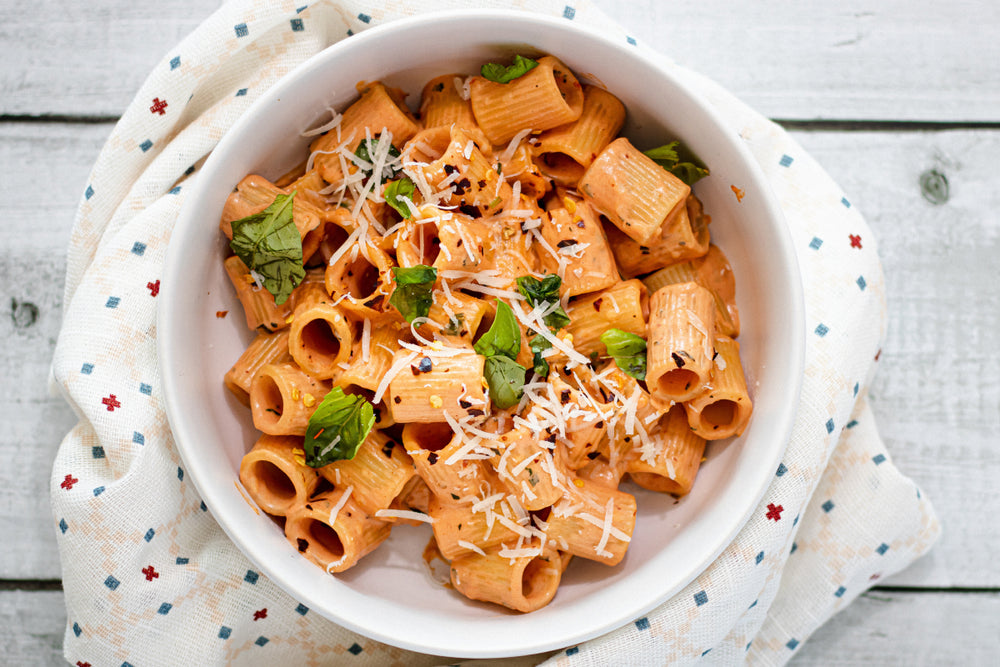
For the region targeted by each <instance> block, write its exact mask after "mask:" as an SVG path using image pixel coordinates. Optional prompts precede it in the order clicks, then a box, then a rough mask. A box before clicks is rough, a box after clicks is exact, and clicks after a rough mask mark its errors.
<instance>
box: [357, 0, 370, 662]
mask: <svg viewBox="0 0 1000 667" xmlns="http://www.w3.org/2000/svg"><path fill="white" fill-rule="evenodd" d="M358 20H359V21H361V22H362V23H371V22H372V17H370V16H368V14H358ZM355 646H357V644H355ZM355 655H357V653H355Z"/></svg>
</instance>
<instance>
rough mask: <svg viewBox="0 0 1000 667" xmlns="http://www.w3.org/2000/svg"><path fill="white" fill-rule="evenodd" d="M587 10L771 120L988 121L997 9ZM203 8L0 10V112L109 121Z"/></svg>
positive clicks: (609, 4)
mask: <svg viewBox="0 0 1000 667" xmlns="http://www.w3.org/2000/svg"><path fill="white" fill-rule="evenodd" d="M595 4H597V5H598V6H599V7H601V8H602V9H604V10H605V12H606V13H608V14H609V15H611V16H613V17H615V18H616V19H617V20H618V21H619V22H620V23H622V24H623V25H624V26H626V27H627V28H628V29H629V30H631V31H632V32H633V33H634V35H635V36H636V37H637V38H638V39H640V40H642V41H643V42H644V43H646V44H648V45H649V46H651V47H653V48H655V49H657V50H659V51H661V52H663V53H666V54H668V55H669V56H671V57H672V58H674V59H675V60H677V61H678V62H679V63H681V64H684V65H687V66H689V67H692V68H694V69H696V70H698V71H700V72H702V73H703V74H706V75H708V76H710V77H712V78H714V79H716V80H717V81H719V82H720V83H722V84H723V85H724V86H726V87H727V88H729V89H730V90H731V91H733V92H734V93H736V94H737V95H739V96H740V97H741V98H743V99H745V100H746V101H748V102H750V103H751V104H752V105H754V106H755V107H756V108H757V109H759V110H760V111H762V112H763V113H765V114H767V115H769V116H771V117H776V118H783V119H818V118H823V119H849V120H921V121H936V122H940V121H953V122H955V121H958V122H961V121H980V122H983V121H986V122H997V121H1000V68H997V67H996V63H997V62H1000V40H997V39H996V27H997V26H998V25H1000V4H997V3H994V2H991V1H990V0H957V1H956V2H950V3H940V2H933V1H932V0H842V1H841V2H835V3H794V2H785V1H782V0H759V1H757V2H742V1H740V0H703V1H702V2H697V3H688V4H685V5H684V6H683V8H681V7H679V6H678V5H677V4H676V3H664V2H658V1H657V0H630V1H628V2H626V1H624V0H596V3H595ZM217 6H218V5H217V3H214V2H205V1H204V0H164V1H162V2H156V3H133V4H127V3H123V2H121V1H120V0H93V1H92V2H87V3H68V4H67V3H63V2H58V1H57V0H41V1H40V2H37V3H32V4H30V5H26V4H24V3H5V4H4V5H2V6H0V43H4V44H17V48H14V49H7V50H6V51H5V53H4V57H3V58H2V59H0V115H24V116H59V117H66V116H85V117H105V118H106V117H116V116H118V115H119V114H121V112H122V110H123V109H124V108H125V106H126V105H127V104H128V102H129V101H130V100H131V98H132V96H133V94H134V92H135V91H136V90H137V89H138V88H139V86H140V84H141V83H142V81H143V80H144V78H145V76H146V74H147V73H148V72H149V71H150V70H151V69H152V67H153V66H154V65H155V64H156V63H158V62H159V61H160V59H161V58H162V57H164V56H165V55H167V51H168V50H169V49H171V48H173V47H174V46H175V45H176V44H177V43H178V42H179V41H180V39H181V38H183V37H184V36H186V35H187V34H188V33H189V32H191V31H192V30H193V29H194V28H195V27H196V26H197V25H198V24H199V23H200V22H201V21H202V20H203V19H204V18H205V17H207V16H208V15H209V14H211V12H212V11H213V10H214V9H215V8H216V7H217ZM29 35H30V36H31V38H30V39H28V38H27V37H26V36H29ZM81 53H82V54H84V57H80V55H81Z"/></svg>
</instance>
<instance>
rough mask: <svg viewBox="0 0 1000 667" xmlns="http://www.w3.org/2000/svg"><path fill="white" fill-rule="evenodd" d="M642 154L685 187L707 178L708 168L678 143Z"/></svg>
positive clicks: (674, 142) (671, 143)
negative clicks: (679, 180)
mask: <svg viewBox="0 0 1000 667" xmlns="http://www.w3.org/2000/svg"><path fill="white" fill-rule="evenodd" d="M644 153H645V154H646V156H647V157H650V158H652V159H653V161H654V162H656V164H658V165H660V166H661V167H663V168H664V169H666V170H667V171H669V172H670V173H671V174H673V175H674V176H676V177H677V178H679V179H681V180H682V181H684V182H685V183H686V184H687V185H694V184H695V183H697V182H698V181H700V180H701V179H703V178H705V177H706V176H708V167H706V166H705V165H704V164H702V162H701V160H699V159H698V158H697V157H696V156H695V154H694V153H692V152H691V151H689V150H688V149H687V148H686V147H685V146H684V145H683V144H681V142H679V141H671V142H670V143H669V144H664V145H663V146H658V147H656V148H651V149H649V150H648V151H644Z"/></svg>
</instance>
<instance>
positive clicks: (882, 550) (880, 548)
mask: <svg viewBox="0 0 1000 667" xmlns="http://www.w3.org/2000/svg"><path fill="white" fill-rule="evenodd" d="M888 550H889V545H888V544H886V543H885V542H883V543H882V544H880V545H878V548H877V549H875V553H877V554H878V555H879V556H884V555H885V552H886V551H888Z"/></svg>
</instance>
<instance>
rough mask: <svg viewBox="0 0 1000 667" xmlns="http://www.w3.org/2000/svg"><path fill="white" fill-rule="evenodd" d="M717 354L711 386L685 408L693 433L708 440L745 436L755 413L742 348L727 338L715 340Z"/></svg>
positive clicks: (717, 337) (686, 404)
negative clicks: (741, 358) (741, 357)
mask: <svg viewBox="0 0 1000 667" xmlns="http://www.w3.org/2000/svg"><path fill="white" fill-rule="evenodd" d="M715 352H716V355H715V360H714V362H713V364H714V366H713V371H712V382H711V384H710V385H709V386H708V387H706V388H705V390H704V391H702V392H701V393H700V394H698V395H697V396H695V397H694V398H692V399H691V400H689V401H688V402H687V403H685V404H684V407H685V409H686V410H687V419H688V422H689V423H690V425H691V430H692V431H694V432H695V433H697V434H698V435H700V436H701V437H703V438H705V439H706V440H721V439H722V438H728V437H730V436H733V435H740V434H742V433H743V429H744V428H746V425H747V422H748V421H750V413H751V412H752V411H753V405H752V404H751V402H750V395H749V394H748V393H747V382H746V379H745V378H744V377H743V366H742V365H741V363H740V344H739V343H738V342H736V341H735V340H733V339H732V338H729V337H728V336H716V337H715Z"/></svg>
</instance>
